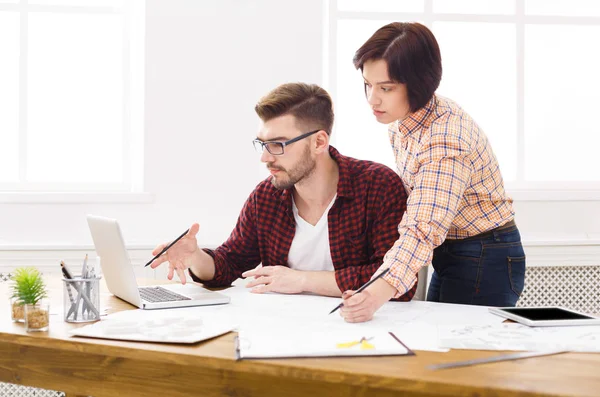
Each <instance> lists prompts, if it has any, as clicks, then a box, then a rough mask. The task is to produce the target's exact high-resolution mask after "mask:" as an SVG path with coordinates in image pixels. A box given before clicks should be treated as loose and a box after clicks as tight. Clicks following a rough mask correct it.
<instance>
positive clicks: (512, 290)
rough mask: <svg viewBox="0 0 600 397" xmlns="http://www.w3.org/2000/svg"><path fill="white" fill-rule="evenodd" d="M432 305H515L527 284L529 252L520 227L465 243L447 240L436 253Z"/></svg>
mask: <svg viewBox="0 0 600 397" xmlns="http://www.w3.org/2000/svg"><path fill="white" fill-rule="evenodd" d="M432 264H433V268H434V272H433V276H432V278H431V283H430V284H429V291H428V292H427V300H428V301H432V302H445V303H463V304H469V305H485V306H515V304H516V303H517V300H518V299H519V296H520V295H521V292H522V291H523V287H524V283H525V252H524V251H523V245H522V244H521V235H520V233H519V229H518V228H517V226H516V225H514V224H511V225H510V226H500V227H498V228H496V229H494V230H492V231H489V232H485V233H482V234H480V235H477V236H474V237H469V238H466V239H463V240H446V241H444V243H443V244H442V245H440V246H439V247H437V248H436V249H435V250H434V251H433V261H432Z"/></svg>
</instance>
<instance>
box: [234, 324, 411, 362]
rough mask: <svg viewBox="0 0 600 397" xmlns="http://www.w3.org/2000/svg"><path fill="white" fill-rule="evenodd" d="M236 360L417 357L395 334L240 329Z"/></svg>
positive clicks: (236, 344) (357, 331) (363, 331)
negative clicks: (266, 332)
mask: <svg viewBox="0 0 600 397" xmlns="http://www.w3.org/2000/svg"><path fill="white" fill-rule="evenodd" d="M235 352H236V359H237V360H245V359H266V358H308V357H367V356H414V355H415V353H414V351H412V350H411V349H410V348H409V347H408V346H406V345H405V344H404V343H403V342H402V341H401V340H400V339H398V337H397V336H396V335H394V333H393V332H384V331H379V330H376V331H365V330H353V331H352V332H348V331H345V332H343V333H342V332H335V331H329V332H327V331H315V332H306V331H304V332H294V333H293V334H290V333H286V334H283V333H282V334H281V335H273V334H268V335H265V334H264V332H261V331H258V330H257V331H254V330H244V329H241V330H240V331H239V333H238V335H237V336H236V338H235Z"/></svg>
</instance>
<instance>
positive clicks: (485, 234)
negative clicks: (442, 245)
mask: <svg viewBox="0 0 600 397" xmlns="http://www.w3.org/2000/svg"><path fill="white" fill-rule="evenodd" d="M516 226H517V224H516V223H515V220H514V219H513V220H511V221H509V222H507V223H505V224H504V225H502V226H498V227H497V228H494V229H491V230H488V231H487V232H483V233H479V234H476V235H475V236H471V237H467V238H464V239H447V240H450V241H464V240H470V239H475V238H476V239H480V238H487V237H493V236H494V232H501V231H502V230H506V229H510V228H511V227H516Z"/></svg>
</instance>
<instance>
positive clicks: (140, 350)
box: [0, 280, 600, 397]
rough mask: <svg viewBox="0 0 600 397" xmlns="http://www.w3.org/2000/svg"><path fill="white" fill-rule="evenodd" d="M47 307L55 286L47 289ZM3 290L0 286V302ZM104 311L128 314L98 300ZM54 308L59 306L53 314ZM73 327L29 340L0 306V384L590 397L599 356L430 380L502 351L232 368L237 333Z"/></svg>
mask: <svg viewBox="0 0 600 397" xmlns="http://www.w3.org/2000/svg"><path fill="white" fill-rule="evenodd" d="M50 285H51V292H50V296H51V299H52V305H61V304H62V303H61V302H62V289H61V288H62V287H61V285H60V282H59V280H51V282H50ZM7 288H8V286H7V285H6V283H4V284H1V285H0V297H7V296H8V292H7ZM101 302H102V303H101V305H102V307H111V310H110V311H111V312H114V311H120V310H127V309H132V308H133V307H132V306H131V305H129V304H127V303H125V302H123V301H121V300H119V299H117V298H115V297H113V296H111V295H110V294H108V293H107V292H104V293H102V294H101ZM57 307H60V306H57ZM77 326H79V325H75V324H68V323H65V322H64V321H63V319H62V318H59V316H58V315H53V316H51V323H50V330H49V332H43V333H29V334H28V333H26V332H25V330H24V325H23V324H20V323H13V322H11V321H10V311H9V302H8V299H3V300H0V381H4V382H10V383H15V384H20V385H27V386H35V387H42V388H46V389H53V390H61V391H65V392H67V394H68V395H71V394H72V395H91V396H95V397H102V396H117V395H123V396H132V397H135V396H151V395H160V396H172V397H178V396H192V395H194V396H200V395H202V396H260V397H266V396H303V397H304V396H310V397H314V396H397V395H400V394H402V395H411V396H454V395H460V396H467V395H469V396H597V395H599V394H600V354H575V353H569V354H563V355H557V356H548V357H537V358H530V359H526V360H520V361H508V362H500V363H493V364H485V365H478V366H473V367H465V368H455V369H447V370H439V371H432V370H429V369H428V368H427V366H428V365H430V364H434V363H442V362H450V361H457V360H465V359H472V358H479V357H486V356H493V355H497V354H499V353H500V352H487V351H473V350H452V351H450V352H449V353H433V352H421V351H417V352H416V353H417V355H416V356H405V357H361V358H323V359H279V360H248V361H236V360H235V357H234V345H233V341H234V334H233V333H229V334H227V335H224V336H221V337H219V338H215V339H213V340H210V341H206V342H203V343H199V344H195V345H191V346H187V345H172V344H159V343H140V342H123V341H110V340H100V339H85V338H73V337H69V336H68V334H67V332H68V331H69V330H70V329H72V328H74V327H77Z"/></svg>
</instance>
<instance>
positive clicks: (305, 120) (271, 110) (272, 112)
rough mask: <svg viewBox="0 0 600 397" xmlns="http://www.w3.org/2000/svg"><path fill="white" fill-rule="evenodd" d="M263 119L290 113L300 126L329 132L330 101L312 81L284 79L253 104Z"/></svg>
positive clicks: (331, 110) (331, 114) (326, 94)
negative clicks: (288, 81)
mask: <svg viewBox="0 0 600 397" xmlns="http://www.w3.org/2000/svg"><path fill="white" fill-rule="evenodd" d="M254 110H255V111H256V114H258V117H260V119H261V120H262V121H263V122H264V121H269V120H271V119H274V118H276V117H279V116H284V115H287V114H290V115H292V116H294V117H295V118H296V123H297V124H298V125H299V126H300V127H301V128H307V129H317V128H318V129H322V130H324V131H325V132H327V134H328V135H331V129H332V127H333V101H332V100H331V97H330V96H329V94H328V93H327V91H325V90H324V89H323V88H321V87H319V86H318V85H316V84H305V83H287V84H283V85H280V86H279V87H277V88H275V89H274V90H272V91H271V92H269V93H268V94H267V95H265V96H264V97H263V98H261V99H260V101H259V102H258V103H257V104H256V106H255V107H254Z"/></svg>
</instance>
